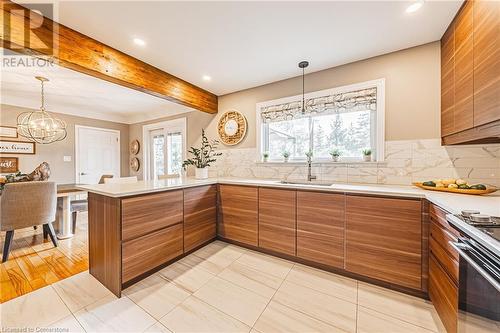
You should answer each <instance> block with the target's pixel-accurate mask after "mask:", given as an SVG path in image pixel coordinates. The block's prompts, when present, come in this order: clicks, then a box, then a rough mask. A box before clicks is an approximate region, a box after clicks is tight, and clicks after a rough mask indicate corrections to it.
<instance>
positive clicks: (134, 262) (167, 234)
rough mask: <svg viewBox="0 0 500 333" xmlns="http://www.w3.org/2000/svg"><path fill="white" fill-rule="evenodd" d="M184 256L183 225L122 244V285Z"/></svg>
mask: <svg viewBox="0 0 500 333" xmlns="http://www.w3.org/2000/svg"><path fill="white" fill-rule="evenodd" d="M180 255H182V224H176V225H174V226H171V227H169V228H166V229H161V230H159V231H156V232H153V233H150V234H147V235H145V236H142V237H139V238H136V239H133V240H130V241H128V242H124V243H122V283H125V282H127V281H130V280H131V279H133V278H135V277H137V276H139V275H141V274H144V273H146V272H148V271H150V270H152V269H154V268H156V267H158V266H160V265H162V264H164V263H166V262H168V261H170V260H172V259H174V258H176V257H178V256H180Z"/></svg>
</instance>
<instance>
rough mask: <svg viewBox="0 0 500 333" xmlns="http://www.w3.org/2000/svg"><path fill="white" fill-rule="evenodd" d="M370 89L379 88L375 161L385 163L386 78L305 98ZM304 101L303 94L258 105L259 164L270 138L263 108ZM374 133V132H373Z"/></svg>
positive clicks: (257, 136)
mask: <svg viewBox="0 0 500 333" xmlns="http://www.w3.org/2000/svg"><path fill="white" fill-rule="evenodd" d="M369 88H377V111H376V117H375V118H376V127H377V128H376V130H375V132H374V134H375V142H376V144H375V149H376V154H375V160H376V162H383V161H384V156H385V153H384V148H385V78H381V79H376V80H370V81H365V82H360V83H355V84H350V85H345V86H340V87H335V88H330V89H325V90H319V91H314V92H310V93H306V94H305V98H306V99H309V98H316V97H321V96H325V95H332V94H341V93H347V92H351V91H356V90H362V89H369ZM300 100H302V94H300V95H295V96H289V97H284V98H279V99H274V100H269V101H264V102H260V103H257V104H256V117H255V118H256V140H257V142H256V144H257V156H256V158H257V162H260V161H261V160H262V154H263V153H264V151H265V150H264V145H265V143H266V141H265V140H264V135H266V136H267V137H269V132H268V126H264V125H265V124H264V122H262V117H261V115H260V113H261V110H262V108H265V107H268V106H272V105H276V104H283V103H291V102H295V101H300ZM372 133H373V132H372ZM309 144H310V146H311V147H312V145H313V141H312V138H311V141H310V143H309ZM269 161H270V162H271V163H285V162H284V161H283V160H282V159H278V160H276V159H273V160H269ZM290 161H291V162H292V163H293V162H305V161H306V158H305V156H304V158H303V159H302V158H301V159H290ZM313 162H315V163H326V162H330V163H346V162H362V163H369V162H363V159H362V157H361V156H360V157H359V159H358V158H342V160H341V162H332V161H331V159H328V158H314V156H313Z"/></svg>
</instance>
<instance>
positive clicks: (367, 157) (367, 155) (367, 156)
mask: <svg viewBox="0 0 500 333" xmlns="http://www.w3.org/2000/svg"><path fill="white" fill-rule="evenodd" d="M371 160H372V150H371V149H369V148H366V149H363V161H365V162H370V161H371Z"/></svg>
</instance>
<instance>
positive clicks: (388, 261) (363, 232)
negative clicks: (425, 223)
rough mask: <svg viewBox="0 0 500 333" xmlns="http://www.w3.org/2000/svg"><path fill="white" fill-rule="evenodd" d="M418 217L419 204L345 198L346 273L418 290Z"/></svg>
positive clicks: (420, 248) (419, 251)
mask: <svg viewBox="0 0 500 333" xmlns="http://www.w3.org/2000/svg"><path fill="white" fill-rule="evenodd" d="M421 216H422V212H421V201H420V200H405V199H390V198H378V197H363V196H352V195H348V196H347V198H346V262H345V264H346V269H347V270H348V271H350V272H353V273H357V274H360V275H364V276H368V277H372V278H374V279H378V280H382V281H386V282H390V283H394V284H398V285H400V286H404V287H408V288H413V289H419V290H420V289H421V288H422V223H421V220H422V217H421Z"/></svg>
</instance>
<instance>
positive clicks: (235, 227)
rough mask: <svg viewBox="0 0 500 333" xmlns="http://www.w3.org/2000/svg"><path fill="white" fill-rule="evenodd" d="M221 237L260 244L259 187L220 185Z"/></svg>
mask: <svg viewBox="0 0 500 333" xmlns="http://www.w3.org/2000/svg"><path fill="white" fill-rule="evenodd" d="M217 233H218V235H219V236H220V237H222V238H225V239H228V240H234V241H237V242H240V243H243V244H247V245H252V246H258V188H257V187H251V186H238V185H219V224H218V229H217Z"/></svg>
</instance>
